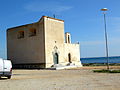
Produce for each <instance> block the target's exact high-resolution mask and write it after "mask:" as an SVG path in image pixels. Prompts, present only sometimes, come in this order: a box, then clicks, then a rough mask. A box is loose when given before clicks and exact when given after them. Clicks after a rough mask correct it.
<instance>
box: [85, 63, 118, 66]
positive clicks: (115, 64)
mask: <svg viewBox="0 0 120 90" xmlns="http://www.w3.org/2000/svg"><path fill="white" fill-rule="evenodd" d="M83 66H106V63H83ZM109 66H120V63H110V64H109Z"/></svg>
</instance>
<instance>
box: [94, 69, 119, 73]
mask: <svg viewBox="0 0 120 90" xmlns="http://www.w3.org/2000/svg"><path fill="white" fill-rule="evenodd" d="M93 72H97V73H120V70H105V69H101V70H93Z"/></svg>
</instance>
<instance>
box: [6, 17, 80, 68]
mask: <svg viewBox="0 0 120 90" xmlns="http://www.w3.org/2000/svg"><path fill="white" fill-rule="evenodd" d="M31 29H32V30H36V31H35V32H30V31H31ZM20 31H22V32H24V37H23V38H18V34H19V32H20ZM31 33H33V35H34V36H33V35H30V34H31ZM64 36H66V40H67V41H66V42H65V37H64ZM68 37H69V38H68ZM79 45H80V44H71V37H70V33H67V34H66V35H64V21H63V20H59V19H55V18H51V17H47V16H43V17H42V18H41V19H40V21H38V22H36V23H32V24H27V25H23V26H18V27H14V28H10V29H8V30H7V55H8V59H11V60H12V62H13V64H21V65H23V64H29V65H33V64H34V65H35V64H37V65H38V64H40V65H43V66H42V67H41V68H50V67H51V66H53V65H54V64H61V65H67V64H68V63H71V62H72V63H73V64H75V65H79V66H82V65H81V62H80V48H79V47H80V46H79Z"/></svg>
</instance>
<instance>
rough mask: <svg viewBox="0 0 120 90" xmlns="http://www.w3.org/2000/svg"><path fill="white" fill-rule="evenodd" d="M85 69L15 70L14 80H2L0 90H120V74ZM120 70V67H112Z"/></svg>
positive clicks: (89, 68)
mask: <svg viewBox="0 0 120 90" xmlns="http://www.w3.org/2000/svg"><path fill="white" fill-rule="evenodd" d="M100 68H105V67H83V68H79V69H72V70H13V76H12V78H11V79H10V80H9V79H5V78H2V79H0V90H120V73H118V74H108V73H93V72H92V69H100ZM112 68H115V69H116V68H120V67H112Z"/></svg>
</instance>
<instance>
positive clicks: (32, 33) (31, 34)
mask: <svg viewBox="0 0 120 90" xmlns="http://www.w3.org/2000/svg"><path fill="white" fill-rule="evenodd" d="M29 36H30V37H31V36H36V29H35V28H31V29H30V30H29Z"/></svg>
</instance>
